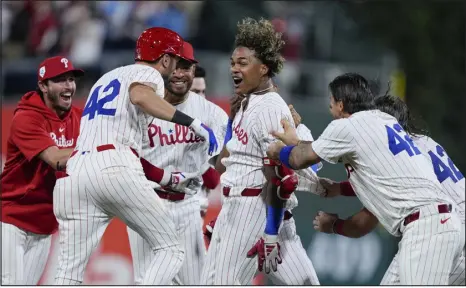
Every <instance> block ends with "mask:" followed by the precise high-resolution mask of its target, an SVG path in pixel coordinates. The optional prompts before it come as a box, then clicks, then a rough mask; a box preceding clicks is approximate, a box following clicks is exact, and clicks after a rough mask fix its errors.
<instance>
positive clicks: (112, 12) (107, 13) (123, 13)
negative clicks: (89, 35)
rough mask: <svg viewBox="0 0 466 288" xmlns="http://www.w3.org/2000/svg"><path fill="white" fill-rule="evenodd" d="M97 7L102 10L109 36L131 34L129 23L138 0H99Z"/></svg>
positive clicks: (120, 36)
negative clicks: (128, 27)
mask: <svg viewBox="0 0 466 288" xmlns="http://www.w3.org/2000/svg"><path fill="white" fill-rule="evenodd" d="M96 5H97V9H99V11H101V12H102V14H103V16H104V17H105V20H106V21H107V22H108V23H107V24H108V25H107V31H106V33H107V37H108V38H110V39H119V38H122V37H124V36H129V35H130V34H129V33H130V32H129V31H128V29H127V24H128V22H129V21H130V17H131V14H132V13H133V12H134V10H133V9H134V7H135V6H136V5H137V1H97V3H96Z"/></svg>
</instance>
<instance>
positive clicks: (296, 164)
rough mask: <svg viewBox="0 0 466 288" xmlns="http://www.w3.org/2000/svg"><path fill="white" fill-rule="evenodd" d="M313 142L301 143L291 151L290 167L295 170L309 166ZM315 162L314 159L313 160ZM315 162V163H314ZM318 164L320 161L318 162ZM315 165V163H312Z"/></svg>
mask: <svg viewBox="0 0 466 288" xmlns="http://www.w3.org/2000/svg"><path fill="white" fill-rule="evenodd" d="M311 143H312V141H299V142H298V145H296V147H295V148H294V149H293V150H292V151H291V155H290V165H291V166H292V167H293V168H295V169H304V168H307V167H308V166H309V161H310V160H311V159H310V156H311V155H312V154H314V153H312V152H313V151H312V146H311ZM312 160H313V159H312ZM312 162H315V161H312ZM317 162H318V161H317ZM312 164H315V163H312Z"/></svg>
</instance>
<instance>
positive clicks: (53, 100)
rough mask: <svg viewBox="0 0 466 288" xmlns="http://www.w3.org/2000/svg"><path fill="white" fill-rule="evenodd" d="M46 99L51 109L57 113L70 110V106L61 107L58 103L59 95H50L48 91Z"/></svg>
mask: <svg viewBox="0 0 466 288" xmlns="http://www.w3.org/2000/svg"><path fill="white" fill-rule="evenodd" d="M73 95H74V93H72V96H73ZM47 99H48V100H49V101H50V103H52V106H53V108H54V109H56V110H58V111H63V112H67V111H69V110H70V109H71V105H67V104H63V105H62V104H61V103H60V93H51V92H50V91H49V93H47Z"/></svg>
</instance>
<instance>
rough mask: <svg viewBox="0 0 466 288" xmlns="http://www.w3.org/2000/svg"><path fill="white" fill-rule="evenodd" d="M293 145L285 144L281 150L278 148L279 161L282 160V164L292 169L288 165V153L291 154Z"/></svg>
mask: <svg viewBox="0 0 466 288" xmlns="http://www.w3.org/2000/svg"><path fill="white" fill-rule="evenodd" d="M294 147H295V146H285V147H283V148H282V150H280V157H279V159H280V162H282V164H284V165H285V166H286V167H288V168H290V169H293V167H291V165H290V162H289V161H290V154H291V150H293V148H294Z"/></svg>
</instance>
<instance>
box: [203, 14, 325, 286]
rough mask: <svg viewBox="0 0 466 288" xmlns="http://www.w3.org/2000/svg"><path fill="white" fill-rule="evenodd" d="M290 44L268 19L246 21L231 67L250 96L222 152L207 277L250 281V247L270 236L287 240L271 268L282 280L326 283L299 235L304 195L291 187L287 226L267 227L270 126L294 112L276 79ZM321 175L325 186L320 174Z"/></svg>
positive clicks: (238, 87)
mask: <svg viewBox="0 0 466 288" xmlns="http://www.w3.org/2000/svg"><path fill="white" fill-rule="evenodd" d="M283 44H284V42H283V41H282V39H281V35H280V34H279V33H276V32H275V30H274V28H273V26H272V24H271V23H270V22H269V21H267V20H263V19H261V20H260V21H256V20H253V19H251V18H246V19H244V20H243V21H242V22H241V23H239V25H238V33H237V35H236V41H235V46H236V48H235V50H234V52H233V54H232V57H231V74H232V78H233V81H234V90H235V94H236V95H244V96H236V98H237V99H238V98H240V97H241V98H243V100H242V102H239V101H236V99H235V100H233V104H235V103H240V108H239V109H238V111H235V110H234V107H237V106H236V105H232V107H233V108H232V113H231V115H230V119H229V123H228V124H229V125H228V127H227V133H226V135H227V136H226V137H225V142H226V149H225V148H224V149H223V151H222V152H221V155H220V156H219V157H224V156H226V155H228V156H227V157H225V158H223V159H219V160H220V161H221V164H223V165H224V166H225V168H224V169H226V171H225V173H223V174H222V176H221V184H222V186H223V189H222V192H223V196H224V199H223V205H222V209H221V211H220V214H219V216H218V218H217V220H216V222H215V229H213V234H212V239H211V242H210V246H209V249H208V251H207V257H206V261H205V265H204V268H203V270H202V273H201V285H247V284H250V282H251V280H252V279H253V277H254V275H255V274H256V273H257V266H256V263H255V259H254V257H253V255H249V257H248V250H250V249H251V247H253V246H254V243H256V242H257V241H258V239H262V237H264V238H265V239H266V240H267V241H270V242H271V243H273V244H276V242H277V241H280V242H281V244H282V256H283V260H282V266H283V269H281V270H280V271H267V269H266V272H270V274H269V276H270V277H271V278H272V280H273V281H274V282H275V283H277V284H280V283H281V284H288V285H302V284H304V283H310V284H318V283H319V282H318V279H317V276H316V273H315V270H314V267H313V266H312V263H311V261H310V259H309V258H308V257H307V254H306V251H305V249H304V248H303V246H302V244H301V240H300V238H299V236H298V235H296V227H295V222H294V219H293V218H292V214H291V212H290V211H291V209H292V208H293V207H295V206H296V205H297V199H296V196H295V195H293V194H291V193H290V191H289V190H287V191H285V192H286V193H287V194H288V195H289V200H288V201H287V202H286V204H287V207H286V208H287V212H286V213H285V214H284V215H283V219H284V220H283V225H282V227H281V229H280V231H273V232H275V234H273V233H271V234H268V235H264V234H263V233H264V228H265V213H266V203H265V200H264V197H265V192H262V191H263V187H264V185H266V183H267V181H266V177H265V176H264V173H263V172H262V169H263V167H264V157H266V155H265V152H266V150H267V146H268V144H269V143H270V142H271V141H273V138H272V137H271V136H270V135H269V132H270V131H272V130H274V129H278V127H279V126H280V119H281V118H282V117H286V118H288V119H290V120H291V119H292V116H291V113H290V110H289V108H288V106H287V105H286V103H285V102H284V101H283V99H282V98H281V97H280V95H279V94H278V93H276V92H275V87H274V85H273V83H272V81H271V78H272V77H273V76H274V75H275V74H277V73H279V72H280V70H281V68H282V65H283V58H282V57H281V55H280V53H279V51H280V49H281V48H282V46H283ZM230 138H231V139H230ZM224 147H225V146H224ZM310 171H311V173H314V172H313V171H312V170H310ZM315 177H316V176H315ZM287 179H292V180H293V182H292V183H291V182H290V183H291V184H292V187H291V188H292V189H295V188H296V187H295V186H293V185H295V184H296V182H295V179H294V177H288V178H287ZM313 183H314V185H315V186H316V187H317V184H318V183H317V179H316V180H315V181H314V182H313ZM310 184H311V183H307V185H310ZM287 188H290V187H287ZM316 189H317V188H316ZM322 192H323V190H322ZM249 254H250V253H249Z"/></svg>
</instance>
